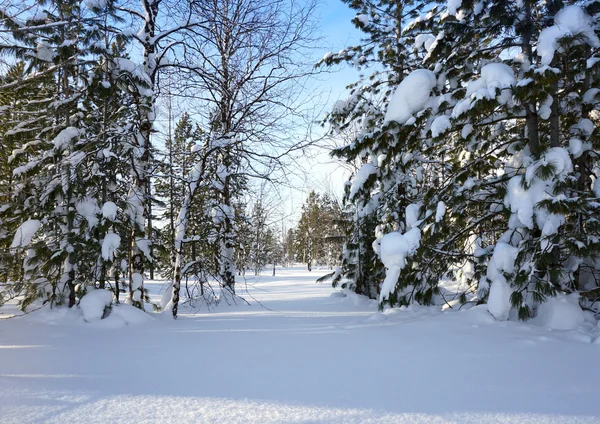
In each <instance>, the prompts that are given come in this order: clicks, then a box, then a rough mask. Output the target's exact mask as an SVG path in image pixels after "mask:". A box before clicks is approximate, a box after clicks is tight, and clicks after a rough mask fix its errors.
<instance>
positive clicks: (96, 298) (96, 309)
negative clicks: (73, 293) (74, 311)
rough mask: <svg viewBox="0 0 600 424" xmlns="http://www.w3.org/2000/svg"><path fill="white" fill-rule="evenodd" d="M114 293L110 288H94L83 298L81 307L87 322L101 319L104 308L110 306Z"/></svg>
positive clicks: (80, 303)
mask: <svg viewBox="0 0 600 424" xmlns="http://www.w3.org/2000/svg"><path fill="white" fill-rule="evenodd" d="M112 300H113V294H112V292H111V291H109V290H92V291H90V292H88V293H87V294H86V295H85V296H83V297H82V298H81V301H80V302H79V308H80V309H81V311H82V312H83V319H85V320H86V321H87V322H93V321H99V320H100V319H102V315H104V308H106V307H107V306H110V304H111V303H112Z"/></svg>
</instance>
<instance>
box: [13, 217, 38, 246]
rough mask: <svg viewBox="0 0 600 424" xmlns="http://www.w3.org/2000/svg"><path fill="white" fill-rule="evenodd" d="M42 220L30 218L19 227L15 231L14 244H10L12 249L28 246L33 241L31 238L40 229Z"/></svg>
mask: <svg viewBox="0 0 600 424" xmlns="http://www.w3.org/2000/svg"><path fill="white" fill-rule="evenodd" d="M41 225H42V224H41V222H40V221H38V220H37V219H28V220H27V221H25V222H24V223H22V224H21V225H19V228H17V231H16V232H15V236H14V238H13V241H12V244H11V245H10V248H11V249H15V248H18V247H27V246H29V244H30V243H31V239H33V236H34V235H35V233H36V232H37V230H39V229H40V226H41Z"/></svg>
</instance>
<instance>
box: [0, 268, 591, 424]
mask: <svg viewBox="0 0 600 424" xmlns="http://www.w3.org/2000/svg"><path fill="white" fill-rule="evenodd" d="M325 272H327V271H313V272H312V273H309V272H307V271H304V270H302V269H300V268H296V269H283V270H278V272H277V274H278V275H277V276H275V277H270V276H267V275H268V274H269V273H267V272H266V273H265V275H263V276H261V277H260V278H259V279H255V278H253V277H252V278H251V277H248V281H247V284H246V285H244V284H242V285H239V286H238V292H239V293H240V294H241V295H242V296H244V297H245V298H246V299H247V300H248V301H249V302H250V305H246V304H238V305H225V304H221V305H219V307H217V308H215V309H213V310H211V311H207V310H206V307H204V308H201V309H200V310H198V311H195V313H192V312H194V311H192V310H190V309H189V308H188V309H187V310H186V309H185V308H183V310H182V312H183V314H182V315H181V317H180V319H178V320H177V321H172V320H170V319H163V317H160V318H156V319H153V320H151V321H150V322H147V323H143V324H137V325H130V326H126V327H119V328H112V327H111V326H110V325H108V322H109V320H105V321H107V323H102V322H100V323H95V324H86V323H83V322H73V320H68V319H67V318H65V317H64V316H61V315H59V314H57V313H55V312H42V311H40V312H39V313H36V314H32V315H30V316H27V317H25V318H19V319H11V320H6V321H0V423H13V422H14V423H17V422H18V423H26V422H53V423H70V422H85V423H86V424H89V423H113V422H127V423H142V422H161V423H162V422H165V423H167V422H174V423H175V422H177V423H446V422H456V423H497V422H502V423H545V422H553V423H554V422H561V423H567V422H568V423H596V422H600V402H598V395H597V393H598V392H597V384H598V381H600V367H595V368H592V369H584V368H583V367H582V366H581V365H579V364H586V363H588V364H589V363H593V362H592V361H593V360H594V358H596V360H597V358H598V357H599V355H600V345H599V344H596V343H592V341H593V338H591V337H590V336H589V335H587V334H585V333H583V332H557V331H554V332H551V331H549V330H547V329H545V328H542V327H539V326H536V325H534V324H520V323H511V322H505V323H497V322H495V321H494V320H493V319H492V318H491V316H489V314H488V313H487V311H485V310H484V309H483V308H481V307H478V308H474V309H471V310H468V311H460V312H457V313H454V312H450V313H447V314H444V313H441V312H439V311H437V310H435V309H433V308H409V309H402V310H399V309H395V310H389V311H386V312H385V313H377V312H376V311H377V305H376V303H375V302H374V301H369V300H366V299H363V298H360V297H357V296H352V295H350V296H346V297H344V296H342V295H341V294H340V293H339V292H337V291H334V290H333V289H332V288H331V287H330V286H329V285H328V284H315V283H314V281H315V279H316V278H318V277H319V276H321V275H323V274H324V273H325ZM149 286H150V290H151V293H153V295H154V296H156V297H155V298H156V299H157V298H158V297H159V291H160V289H161V288H162V287H163V284H162V283H159V282H156V283H155V284H150V285H149ZM258 302H260V303H258ZM63 315H64V314H63Z"/></svg>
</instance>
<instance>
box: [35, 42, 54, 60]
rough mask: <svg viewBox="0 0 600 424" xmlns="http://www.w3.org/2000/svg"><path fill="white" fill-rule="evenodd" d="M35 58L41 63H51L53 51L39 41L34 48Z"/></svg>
mask: <svg viewBox="0 0 600 424" xmlns="http://www.w3.org/2000/svg"><path fill="white" fill-rule="evenodd" d="M35 56H36V57H37V58H38V59H39V60H41V61H44V62H52V60H53V59H54V51H53V50H52V47H51V46H50V45H49V44H48V43H45V42H43V41H40V42H39V43H38V44H37V46H36V51H35Z"/></svg>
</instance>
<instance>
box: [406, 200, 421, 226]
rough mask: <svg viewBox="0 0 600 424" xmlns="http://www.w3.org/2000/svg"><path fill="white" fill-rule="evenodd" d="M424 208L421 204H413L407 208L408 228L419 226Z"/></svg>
mask: <svg viewBox="0 0 600 424" xmlns="http://www.w3.org/2000/svg"><path fill="white" fill-rule="evenodd" d="M422 206H423V205H422V204H421V203H412V204H410V205H408V206H407V207H406V211H405V214H406V228H412V227H414V226H415V225H417V222H418V221H419V215H420V213H421V207H422Z"/></svg>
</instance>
